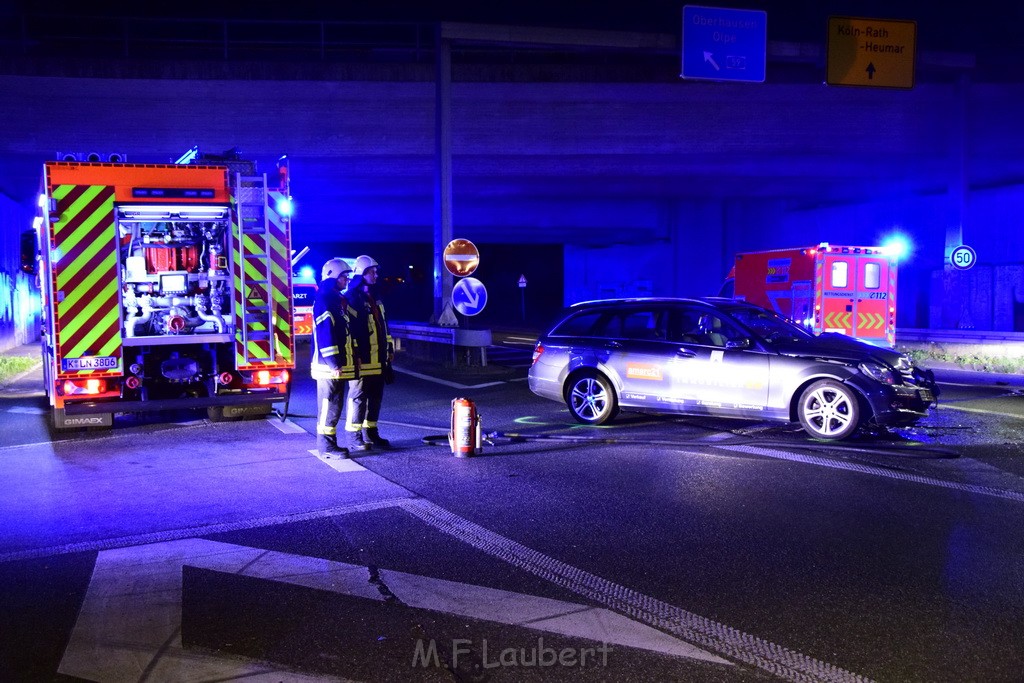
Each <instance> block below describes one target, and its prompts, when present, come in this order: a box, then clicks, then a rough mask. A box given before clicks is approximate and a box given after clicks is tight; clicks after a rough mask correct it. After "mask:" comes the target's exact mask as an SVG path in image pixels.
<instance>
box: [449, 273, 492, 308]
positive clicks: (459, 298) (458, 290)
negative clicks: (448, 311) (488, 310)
mask: <svg viewBox="0 0 1024 683" xmlns="http://www.w3.org/2000/svg"><path fill="white" fill-rule="evenodd" d="M452 305H453V306H455V310H457V311H458V312H459V313H461V314H462V315H476V314H477V313H479V312H480V311H482V310H484V306H486V305H487V288H486V287H484V283H482V282H480V281H479V280H477V279H476V278H475V277H464V278H462V279H461V280H459V281H458V282H456V283H455V287H454V288H453V289H452Z"/></svg>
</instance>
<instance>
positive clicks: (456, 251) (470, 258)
mask: <svg viewBox="0 0 1024 683" xmlns="http://www.w3.org/2000/svg"><path fill="white" fill-rule="evenodd" d="M443 258H444V267H445V268H447V269H448V272H449V273H451V274H452V275H455V276H456V277H465V276H467V275H472V274H473V273H474V271H476V268H477V266H479V265H480V252H479V251H478V250H477V248H476V245H475V244H473V243H472V242H470V241H469V240H464V239H455V240H452V241H451V242H449V243H448V246H446V247H445V248H444V254H443Z"/></svg>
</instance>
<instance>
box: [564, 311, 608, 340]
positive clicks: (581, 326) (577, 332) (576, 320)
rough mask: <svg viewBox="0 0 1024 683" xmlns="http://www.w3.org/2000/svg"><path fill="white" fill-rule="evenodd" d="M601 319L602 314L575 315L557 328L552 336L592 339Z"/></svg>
mask: <svg viewBox="0 0 1024 683" xmlns="http://www.w3.org/2000/svg"><path fill="white" fill-rule="evenodd" d="M600 317H601V313H600V312H591V313H581V314H580V315H574V316H572V317H570V318H567V319H566V320H563V321H562V323H561V324H560V325H559V326H558V327H556V328H555V330H554V332H552V334H555V335H558V336H561V337H590V336H593V335H594V334H597V333H596V332H595V327H596V325H597V323H598V320H599V319H600Z"/></svg>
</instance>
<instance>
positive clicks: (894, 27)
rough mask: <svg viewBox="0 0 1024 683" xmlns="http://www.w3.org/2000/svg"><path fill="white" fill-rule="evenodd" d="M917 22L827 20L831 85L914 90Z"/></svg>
mask: <svg viewBox="0 0 1024 683" xmlns="http://www.w3.org/2000/svg"><path fill="white" fill-rule="evenodd" d="M916 46H917V23H916V22H913V21H892V20H888V19H855V18H852V17H829V18H828V77H827V79H826V81H827V83H828V84H829V85H860V86H869V87H873V88H904V89H910V88H913V87H914V61H915V54H914V52H915V49H916Z"/></svg>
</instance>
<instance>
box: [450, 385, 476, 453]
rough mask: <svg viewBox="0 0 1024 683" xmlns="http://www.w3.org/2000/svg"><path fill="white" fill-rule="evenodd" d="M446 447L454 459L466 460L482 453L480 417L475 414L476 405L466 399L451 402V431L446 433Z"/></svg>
mask: <svg viewBox="0 0 1024 683" xmlns="http://www.w3.org/2000/svg"><path fill="white" fill-rule="evenodd" d="M448 445H449V446H451V449H452V454H453V455H455V457H456V458H467V457H469V456H471V455H476V454H478V453H482V452H483V435H482V433H481V431H480V415H479V413H477V412H476V405H474V404H473V402H472V401H470V400H469V399H468V398H457V399H455V400H453V401H452V430H451V432H449V433H448Z"/></svg>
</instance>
